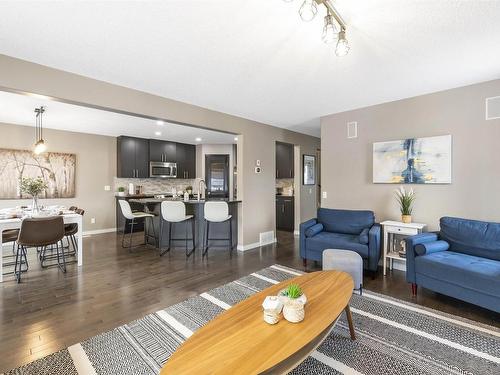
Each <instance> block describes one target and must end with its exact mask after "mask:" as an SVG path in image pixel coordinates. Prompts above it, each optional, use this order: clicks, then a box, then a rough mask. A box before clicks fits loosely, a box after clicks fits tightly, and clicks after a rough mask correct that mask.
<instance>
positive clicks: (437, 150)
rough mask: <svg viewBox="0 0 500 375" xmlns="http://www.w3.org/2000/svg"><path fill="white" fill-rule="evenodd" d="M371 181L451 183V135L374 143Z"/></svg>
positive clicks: (388, 182) (386, 182)
mask: <svg viewBox="0 0 500 375" xmlns="http://www.w3.org/2000/svg"><path fill="white" fill-rule="evenodd" d="M373 183H376V184H451V135H443V136H437V137H424V138H408V139H402V140H399V141H389V142H376V143H374V144H373Z"/></svg>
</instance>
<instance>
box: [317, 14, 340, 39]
mask: <svg viewBox="0 0 500 375" xmlns="http://www.w3.org/2000/svg"><path fill="white" fill-rule="evenodd" d="M338 37H339V29H338V27H337V24H336V23H335V20H334V19H333V16H332V15H331V13H330V10H328V11H327V14H326V16H325V26H323V35H322V36H321V38H322V39H323V42H325V43H326V44H330V43H334V42H336V41H337V39H338Z"/></svg>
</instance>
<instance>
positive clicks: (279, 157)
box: [276, 142, 294, 178]
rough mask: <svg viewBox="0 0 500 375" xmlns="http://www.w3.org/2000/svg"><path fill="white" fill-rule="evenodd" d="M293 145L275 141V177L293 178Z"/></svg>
mask: <svg viewBox="0 0 500 375" xmlns="http://www.w3.org/2000/svg"><path fill="white" fill-rule="evenodd" d="M293 167H294V157H293V145H291V144H288V143H281V142H276V178H293V175H294V174H293V169H294V168H293Z"/></svg>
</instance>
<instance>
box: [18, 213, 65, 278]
mask: <svg viewBox="0 0 500 375" xmlns="http://www.w3.org/2000/svg"><path fill="white" fill-rule="evenodd" d="M63 237H64V221H63V218H62V216H51V217H44V218H27V219H24V220H23V222H22V223H21V230H20V231H19V237H18V238H17V245H18V246H17V252H16V264H15V267H14V274H15V275H16V279H17V282H18V283H19V282H21V273H22V272H23V271H22V270H21V267H22V258H24V260H25V261H26V262H27V248H28V247H41V248H42V251H41V254H40V260H41V265H42V267H44V264H43V262H44V256H45V251H46V250H47V246H51V245H54V246H55V247H56V251H57V265H58V267H59V268H60V269H61V271H62V272H63V273H66V260H65V258H64V249H63V248H62V239H63ZM59 242H61V246H59ZM59 249H61V251H60V252H59ZM60 258H62V264H61V261H60ZM18 267H19V270H18Z"/></svg>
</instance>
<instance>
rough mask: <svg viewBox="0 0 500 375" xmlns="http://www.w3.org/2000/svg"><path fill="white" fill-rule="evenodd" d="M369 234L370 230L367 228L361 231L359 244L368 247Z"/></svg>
mask: <svg viewBox="0 0 500 375" xmlns="http://www.w3.org/2000/svg"><path fill="white" fill-rule="evenodd" d="M368 234H370V228H365V229H363V230H362V231H361V233H360V234H359V238H358V240H359V243H362V244H365V245H367V244H368V242H369V241H368V240H369V238H368Z"/></svg>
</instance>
